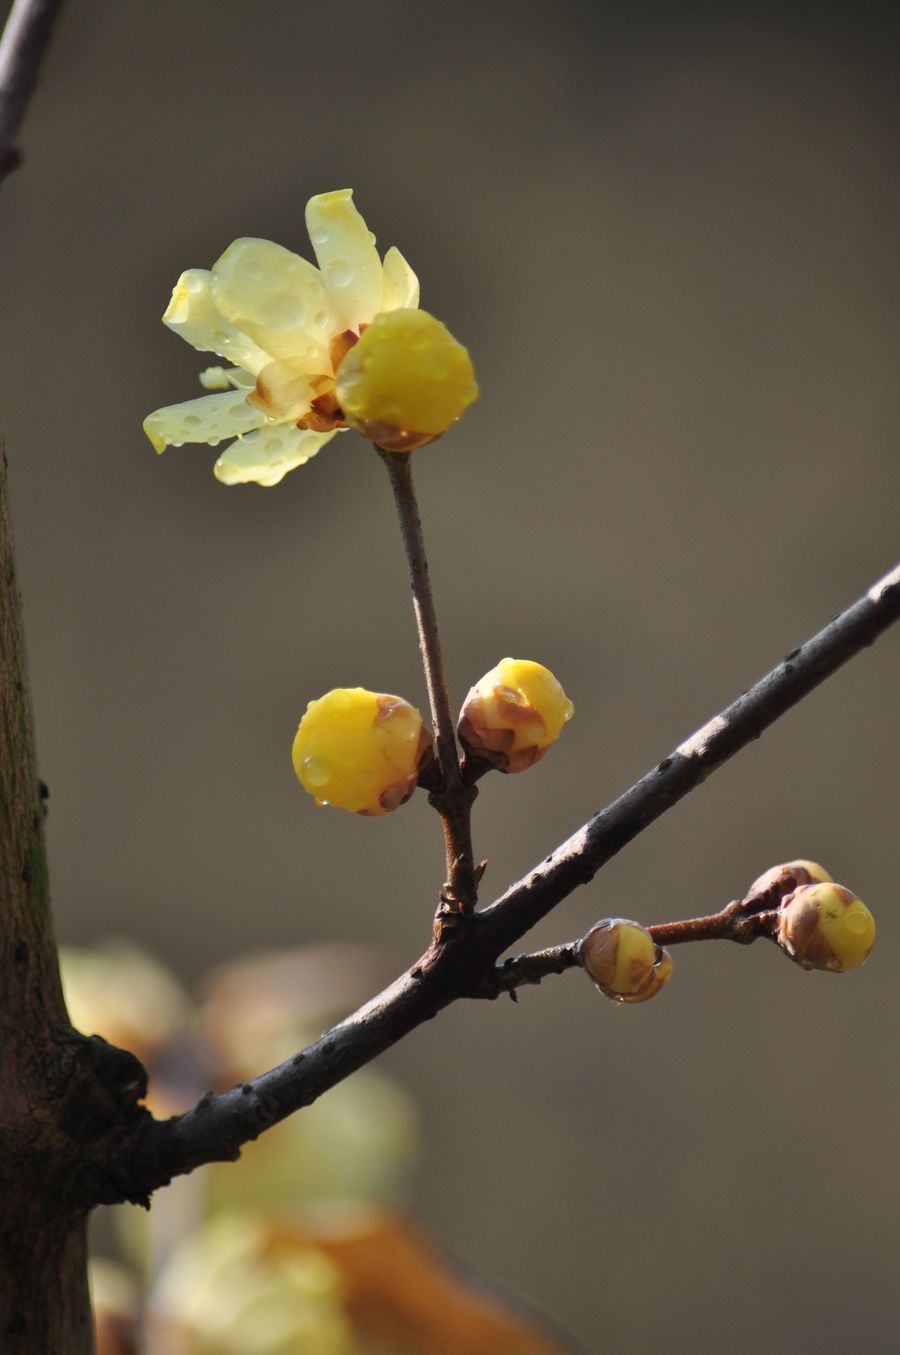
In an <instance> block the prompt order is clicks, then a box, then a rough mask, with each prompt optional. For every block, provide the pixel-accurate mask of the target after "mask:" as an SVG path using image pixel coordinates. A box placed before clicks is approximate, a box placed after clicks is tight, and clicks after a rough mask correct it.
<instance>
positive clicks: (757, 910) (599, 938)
mask: <svg viewBox="0 0 900 1355" xmlns="http://www.w3.org/2000/svg"><path fill="white" fill-rule="evenodd" d="M739 917H744V918H752V919H754V920H755V921H758V923H759V924H760V925H759V932H758V933H757V934H759V935H767V936H769V937H771V939H772V940H773V941H774V942H775V943H776V944H777V945H778V946H779V948H780V949H781V950H782V951H783V952H784V953H785V955H787V956H789V957H790V959H792V960H794V961H795V962H796V963H797V964H798V965H800V966H801V968H803V969H822V970H826V971H829V972H830V973H832V974H842V973H845V972H846V971H847V970H849V969H856V968H858V967H859V965H861V964H863V963H864V961H865V960H866V959H867V957H868V955H869V952H870V950H871V949H872V946H873V945H874V942H875V919H874V918H873V917H872V914H871V913H870V912H869V910H868V908H867V907H866V905H865V904H864V903H863V902H862V900H861V899H858V898H857V897H856V895H855V894H854V893H853V891H852V890H850V889H846V888H845V887H844V886H843V885H839V884H835V882H834V881H833V880H832V878H831V876H830V875H829V874H828V871H827V870H825V868H824V866H820V865H819V864H818V863H817V862H815V861H789V862H786V863H785V864H784V865H781V866H773V867H772V868H771V870H767V871H766V872H765V874H764V875H761V876H760V877H759V879H757V880H754V882H753V884H752V885H751V886H750V888H749V890H748V891H747V893H746V895H745V896H744V898H743V900H741V903H740V904H732V905H731V906H730V907H729V908H728V909H725V910H723V912H722V913H721V914H717V915H716V916H715V917H713V918H710V919H705V920H704V921H705V922H711V923H714V924H716V925H717V926H718V924H719V922H720V921H721V923H722V927H721V930H713V931H707V932H706V934H707V935H720V936H728V935H729V934H731V933H729V931H728V927H729V926H731V925H733V922H734V920H735V918H739ZM578 959H579V960H580V962H581V965H582V966H583V968H584V970H585V972H586V973H587V974H588V976H589V977H590V978H591V979H593V981H594V983H595V984H596V985H597V987H598V988H599V990H600V992H601V993H603V994H604V995H605V996H606V997H608V998H610V999H611V1000H612V1001H613V1002H646V1001H647V1000H648V999H649V998H651V997H655V996H656V994H657V993H658V992H659V991H660V989H661V988H662V987H663V986H664V985H665V984H666V983H667V982H668V980H669V978H670V977H671V974H672V957H671V956H670V955H669V952H668V951H667V950H665V949H664V948H663V947H662V946H659V945H658V944H657V943H656V941H655V940H654V938H653V935H652V933H651V932H650V931H648V930H647V929H646V928H645V927H642V926H641V925H640V924H639V923H637V922H631V921H629V920H627V919H626V918H606V919H605V920H604V921H602V922H598V923H597V924H596V926H594V927H592V928H591V929H590V931H589V932H587V933H586V934H585V936H584V937H582V939H581V941H580V942H579V944H578Z"/></svg>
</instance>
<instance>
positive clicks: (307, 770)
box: [303, 757, 331, 804]
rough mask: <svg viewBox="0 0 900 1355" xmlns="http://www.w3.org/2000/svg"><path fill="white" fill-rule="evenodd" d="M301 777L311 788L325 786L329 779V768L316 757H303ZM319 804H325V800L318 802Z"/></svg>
mask: <svg viewBox="0 0 900 1355" xmlns="http://www.w3.org/2000/svg"><path fill="white" fill-rule="evenodd" d="M303 775H304V777H305V779H306V780H307V781H308V782H309V784H310V785H311V786H324V785H327V783H328V781H329V779H330V777H331V768H330V767H329V766H328V763H327V762H322V761H321V760H320V759H319V758H316V757H305V758H304V759H303ZM320 803H321V804H327V803H328V801H327V800H322V801H320Z"/></svg>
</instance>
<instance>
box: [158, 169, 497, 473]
mask: <svg viewBox="0 0 900 1355" xmlns="http://www.w3.org/2000/svg"><path fill="white" fill-rule="evenodd" d="M306 224H307V228H308V230H309V237H310V240H311V241H312V245H313V249H314V251H315V255H316V259H317V261H318V267H315V266H314V265H313V264H311V263H309V262H308V261H307V260H306V259H303V258H301V257H300V256H299V255H298V254H293V253H292V252H291V251H290V250H288V249H284V248H283V247H282V246H281V245H276V244H273V243H272V241H271V240H256V239H252V238H246V239H241V240H235V242H234V244H232V245H229V247H228V249H226V251H225V253H224V254H223V255H222V257H221V258H220V259H219V260H218V262H217V263H215V264H214V265H213V267H212V270H210V271H207V270H206V269H201V268H191V269H189V270H188V271H187V272H186V273H182V275H181V277H180V278H179V280H178V283H177V285H176V287H175V289H174V291H173V293H172V300H171V302H170V303H169V307H168V309H167V310H166V313H165V315H164V316H163V321H164V323H165V324H167V325H168V326H169V328H170V329H173V330H174V331H175V332H176V334H180V335H181V337H182V338H183V339H185V340H186V341H187V342H188V343H189V344H191V345H192V346H193V347H194V348H198V349H200V351H201V352H211V353H217V354H218V355H219V356H220V357H223V358H225V359H226V360H227V361H228V362H230V363H231V364H233V365H231V366H228V367H210V368H207V370H206V371H205V372H203V373H202V374H201V377H200V380H201V383H202V384H203V385H204V386H205V387H206V388H207V389H208V390H215V391H219V392H221V393H220V394H215V395H205V396H201V397H200V398H199V399H196V400H188V401H186V402H185V403H184V404H180V405H170V406H168V407H167V408H165V409H158V410H156V411H155V412H154V413H153V414H150V415H149V416H148V417H147V419H145V420H144V430H145V432H146V434H147V436H148V437H149V439H150V441H151V442H152V443H153V446H154V447H155V448H156V450H157V451H158V452H163V451H165V449H166V447H169V446H174V447H178V446H181V444H182V443H185V442H205V443H208V444H209V445H210V446H216V445H217V444H218V443H220V442H223V441H225V440H226V439H232V438H234V439H236V441H234V442H232V443H231V445H230V446H228V447H226V449H225V451H224V452H222V454H221V455H220V456H219V459H218V461H217V462H216V465H215V473H216V476H217V478H218V479H219V480H221V481H222V482H223V483H224V484H226V485H233V484H243V483H247V482H255V483H256V484H259V485H277V484H278V483H279V481H280V480H281V479H282V478H283V477H284V476H285V475H286V474H287V472H288V471H290V470H293V469H294V468H295V467H296V466H302V465H303V464H304V463H305V462H306V461H309V459H310V458H311V457H313V456H315V454H316V452H318V451H319V450H320V448H322V447H324V446H325V443H326V442H329V441H330V440H331V438H333V437H334V435H335V433H336V432H338V431H339V430H341V429H342V428H344V427H345V426H346V422H345V420H344V418H343V415H342V411H341V409H340V406H339V404H338V400H337V396H336V394H335V374H336V372H337V369H338V368H339V367H340V364H341V362H342V360H343V358H344V357H345V356H346V354H347V353H348V352H349V350H350V349H351V348H352V347H353V345H354V344H355V343H356V341H357V339H358V338H359V335H360V333H361V331H362V330H363V329H364V328H365V327H366V326H367V325H368V324H370V323H371V321H372V320H374V319H375V317H376V316H377V315H381V314H383V313H384V312H386V311H395V310H401V309H402V310H404V311H406V312H413V313H414V312H415V310H416V308H417V307H418V304H419V283H418V280H417V278H416V275H415V273H413V271H412V269H411V268H410V266H409V264H408V263H407V262H406V260H405V259H404V257H403V255H402V254H401V253H400V251H399V250H398V249H395V248H391V249H389V250H388V251H387V253H386V254H385V256H384V259H383V260H382V259H381V258H380V257H379V255H378V251H377V250H376V248H375V237H374V235H372V233H371V232H370V231H369V229H368V227H367V226H366V223H365V221H364V220H363V218H362V217H361V216H360V214H359V212H358V211H357V210H356V207H355V206H354V205H353V195H352V192H351V190H350V189H349V188H345V189H338V190H337V191H336V192H333V193H321V194H319V195H318V196H317V197H314V198H310V200H309V202H308V204H307V207H306ZM463 351H464V350H463ZM473 398H474V397H473ZM459 412H460V413H461V412H462V411H461V410H460V411H459ZM451 421H452V420H451Z"/></svg>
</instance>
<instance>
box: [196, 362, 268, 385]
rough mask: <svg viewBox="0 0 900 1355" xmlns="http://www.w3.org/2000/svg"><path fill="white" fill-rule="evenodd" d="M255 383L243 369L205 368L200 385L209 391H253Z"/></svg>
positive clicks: (201, 374)
mask: <svg viewBox="0 0 900 1355" xmlns="http://www.w3.org/2000/svg"><path fill="white" fill-rule="evenodd" d="M255 384H256V383H255V381H254V379H253V375H252V373H251V372H245V371H244V369H243V367H205V368H204V369H203V371H202V372H201V373H200V385H201V386H202V387H203V388H204V390H208V391H226V390H232V389H236V390H240V389H241V388H243V389H245V390H247V389H249V390H252V389H253V387H254V385H255Z"/></svg>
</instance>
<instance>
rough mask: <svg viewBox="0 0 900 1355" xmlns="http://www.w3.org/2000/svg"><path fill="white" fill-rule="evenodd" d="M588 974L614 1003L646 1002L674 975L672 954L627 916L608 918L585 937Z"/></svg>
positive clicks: (583, 955) (583, 959)
mask: <svg viewBox="0 0 900 1355" xmlns="http://www.w3.org/2000/svg"><path fill="white" fill-rule="evenodd" d="M579 958H580V960H581V963H582V965H583V967H584V970H585V973H586V974H587V975H588V977H589V978H592V979H593V980H594V983H595V984H596V985H597V987H598V988H599V989H600V991H601V993H603V994H604V996H605V997H608V998H610V999H611V1000H612V1001H613V1002H646V1001H647V1000H648V999H649V998H651V997H655V996H656V994H657V993H658V992H659V990H660V988H662V987H663V985H664V984H666V983H667V982H668V981H669V978H670V977H671V974H672V957H671V955H670V954H669V952H668V951H667V950H663V948H662V947H661V946H658V945H657V944H656V942H655V941H654V940H653V937H652V936H651V935H650V933H649V932H648V931H647V929H646V928H645V927H642V926H641V925H640V924H639V923H637V922H629V921H628V920H627V919H626V918H622V917H613V918H606V919H604V921H603V922H598V923H597V925H596V926H595V927H592V928H591V930H590V931H589V932H588V933H587V934H586V935H585V936H584V937H583V938H582V941H581V945H580V947H579Z"/></svg>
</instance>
